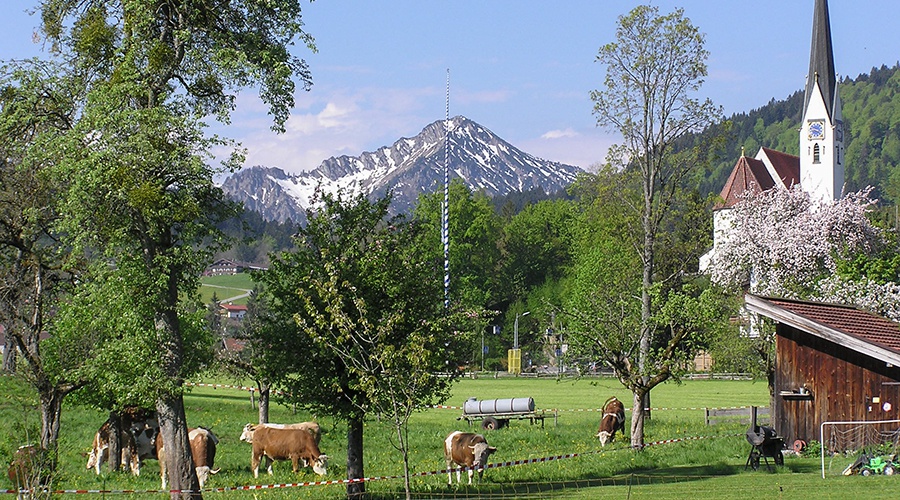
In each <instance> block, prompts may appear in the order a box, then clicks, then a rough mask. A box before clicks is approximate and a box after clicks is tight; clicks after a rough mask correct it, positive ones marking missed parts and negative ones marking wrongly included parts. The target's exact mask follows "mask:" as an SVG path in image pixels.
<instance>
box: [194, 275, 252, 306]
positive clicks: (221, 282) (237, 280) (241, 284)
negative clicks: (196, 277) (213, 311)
mask: <svg viewBox="0 0 900 500" xmlns="http://www.w3.org/2000/svg"><path fill="white" fill-rule="evenodd" d="M200 283H201V284H200V300H201V302H202V303H204V304H208V303H209V302H211V301H212V297H213V294H215V295H216V297H217V298H218V299H219V300H220V301H222V302H233V303H234V304H236V305H244V304H246V303H247V297H246V296H245V295H246V293H247V292H248V291H250V290H252V289H253V280H251V279H250V274H249V273H239V274H235V275H225V276H204V277H202V278H201V279H200ZM233 297H240V298H236V299H233ZM229 299H231V300H229Z"/></svg>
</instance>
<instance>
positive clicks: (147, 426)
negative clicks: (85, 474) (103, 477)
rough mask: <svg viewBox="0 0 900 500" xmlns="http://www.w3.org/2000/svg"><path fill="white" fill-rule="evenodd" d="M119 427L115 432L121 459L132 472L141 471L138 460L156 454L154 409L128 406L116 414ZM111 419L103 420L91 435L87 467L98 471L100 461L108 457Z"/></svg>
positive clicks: (153, 456)
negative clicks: (119, 430)
mask: <svg viewBox="0 0 900 500" xmlns="http://www.w3.org/2000/svg"><path fill="white" fill-rule="evenodd" d="M120 421H121V424H122V430H121V432H120V434H119V448H120V450H121V461H122V464H123V465H127V466H128V468H129V470H131V473H132V474H134V475H135V476H139V475H140V474H141V460H144V459H147V458H153V459H155V458H156V438H157V436H159V422H158V421H157V419H156V412H154V411H151V410H142V409H138V408H128V409H126V410H124V411H123V412H122V413H121V415H120ZM111 429H112V422H111V421H110V420H107V421H106V422H104V423H103V425H101V426H100V429H99V430H98V431H97V433H96V434H95V435H94V442H93V445H92V447H91V452H90V454H89V455H88V461H87V468H88V469H94V471H95V472H96V473H97V474H100V467H101V466H102V465H103V462H104V461H106V460H108V459H109V440H110V432H111Z"/></svg>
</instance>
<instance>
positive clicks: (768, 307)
mask: <svg viewBox="0 0 900 500" xmlns="http://www.w3.org/2000/svg"><path fill="white" fill-rule="evenodd" d="M744 301H745V304H746V307H747V309H748V310H749V311H751V312H756V313H759V314H761V315H762V316H765V317H767V318H770V319H772V320H774V321H775V322H776V325H777V326H776V339H775V350H776V353H775V394H774V400H773V402H772V406H773V408H772V409H773V412H772V424H773V427H774V428H775V431H776V432H777V433H778V435H779V436H781V437H783V438H784V439H785V442H786V443H793V442H794V441H795V440H798V439H800V440H803V441H805V442H807V443H808V442H810V441H811V440H817V441H818V440H819V439H820V426H821V424H822V422H829V421H830V422H834V421H876V420H893V419H898V418H900V324H897V323H894V322H893V321H890V320H888V319H886V318H883V317H881V316H877V315H875V314H872V313H870V312H867V311H864V310H861V309H857V308H855V307H852V306H845V305H837V304H826V303H818V302H806V301H799V300H787V299H776V298H769V297H760V296H756V295H749V294H748V295H747V296H746V297H745V299H744ZM898 426H900V424H897V423H893V424H884V425H882V426H881V427H882V428H881V429H880V430H881V431H882V432H885V431H890V430H896V429H897V428H898ZM829 442H830V439H829V437H828V435H827V434H826V437H825V444H826V446H830V444H829ZM856 444H857V445H858V446H861V445H862V444H864V443H856ZM836 446H850V447H853V444H849V445H845V444H841V445H836ZM848 449H849V448H848Z"/></svg>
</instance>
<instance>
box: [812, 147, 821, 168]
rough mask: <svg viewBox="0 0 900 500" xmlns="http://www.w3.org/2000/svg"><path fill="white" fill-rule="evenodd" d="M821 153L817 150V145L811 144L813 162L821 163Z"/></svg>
mask: <svg viewBox="0 0 900 500" xmlns="http://www.w3.org/2000/svg"><path fill="white" fill-rule="evenodd" d="M820 157H821V153H820V152H819V145H818V144H814V145H813V163H821V158H820Z"/></svg>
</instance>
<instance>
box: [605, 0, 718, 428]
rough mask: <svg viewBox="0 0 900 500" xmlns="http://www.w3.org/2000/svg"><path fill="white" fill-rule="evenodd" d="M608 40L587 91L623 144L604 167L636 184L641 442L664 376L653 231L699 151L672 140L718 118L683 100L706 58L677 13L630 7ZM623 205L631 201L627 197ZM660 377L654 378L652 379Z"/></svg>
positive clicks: (635, 384)
mask: <svg viewBox="0 0 900 500" xmlns="http://www.w3.org/2000/svg"><path fill="white" fill-rule="evenodd" d="M618 24H619V25H618V28H617V30H616V41H615V42H611V43H608V44H606V45H604V46H603V47H601V48H600V51H599V54H598V56H597V61H599V62H601V63H603V64H604V65H605V66H606V77H605V80H604V87H603V88H602V89H600V90H595V91H592V92H591V100H592V101H593V102H594V114H595V115H596V116H597V121H598V124H599V125H601V126H604V127H607V128H609V129H612V130H614V131H616V132H618V133H619V134H621V136H622V138H623V142H622V144H619V145H616V146H614V147H612V148H610V151H609V154H608V157H607V160H608V162H609V163H610V164H611V165H613V166H615V167H617V168H619V169H623V170H630V171H633V172H634V174H633V176H632V175H626V177H625V178H626V179H627V180H630V181H631V182H634V183H635V185H637V186H639V191H638V192H639V193H640V196H639V197H638V198H637V199H636V200H634V203H631V204H629V208H628V209H629V210H630V211H631V212H632V213H633V214H634V215H633V218H631V219H626V220H627V221H636V222H637V224H636V225H635V227H634V229H633V231H634V233H633V234H634V235H635V236H634V237H632V238H630V239H631V240H633V241H634V242H635V245H636V246H635V248H636V250H637V254H638V257H639V259H640V268H641V271H642V276H641V282H640V288H639V289H638V292H639V295H640V308H641V314H640V324H639V328H638V331H637V335H638V337H637V338H638V339H639V346H638V349H637V351H636V353H637V357H636V359H635V360H634V361H635V363H631V366H632V368H631V370H633V371H634V372H635V373H638V374H640V379H637V378H631V377H630V378H629V380H631V382H630V384H631V386H630V387H629V388H630V389H631V390H632V393H633V394H634V408H633V410H634V411H633V414H632V415H633V417H632V422H631V440H632V444H633V445H634V446H641V445H642V444H643V435H644V432H643V430H644V411H643V408H644V407H645V405H646V403H648V402H649V398H647V397H646V396H648V395H649V391H650V389H652V387H653V386H654V385H656V384H658V383H659V382H662V381H664V380H665V379H666V378H667V375H666V372H665V371H662V372H656V373H654V369H655V367H654V363H652V362H651V361H650V356H651V344H652V340H653V338H652V337H653V329H654V324H653V317H654V314H655V313H654V310H653V306H654V304H653V293H654V292H653V291H654V290H655V289H658V288H659V286H658V283H659V282H660V281H661V280H664V279H665V278H666V277H665V276H662V277H661V276H660V275H659V274H658V272H659V269H657V256H658V251H659V247H660V244H661V243H662V242H661V241H660V239H659V235H660V233H661V231H664V230H665V228H666V224H665V221H666V218H667V217H668V216H670V215H671V209H672V207H673V205H674V204H676V202H677V195H679V194H680V191H679V190H678V187H679V186H680V184H681V182H682V180H683V179H685V178H686V176H687V175H688V174H689V173H690V171H691V170H692V169H693V168H696V166H697V165H698V164H700V163H701V159H702V158H704V154H703V153H704V150H705V148H695V149H693V150H689V151H683V152H681V153H676V149H675V145H676V141H677V140H678V139H679V138H682V137H685V136H686V135H687V134H689V133H692V132H698V131H700V130H702V129H704V128H706V127H707V126H708V125H709V124H711V123H713V121H714V120H716V119H718V118H719V117H720V116H721V109H720V108H718V107H716V106H714V105H713V104H712V102H710V101H709V100H708V99H707V100H705V101H699V100H696V99H694V98H692V97H691V95H692V94H693V93H694V92H696V91H697V90H699V88H700V86H701V85H702V83H703V79H704V77H705V76H706V73H707V68H706V58H707V57H708V52H707V51H706V50H705V49H704V48H703V44H704V39H705V37H704V35H703V34H702V33H700V31H699V30H698V29H697V28H696V27H695V26H694V25H693V24H691V22H690V20H689V19H687V18H686V17H684V11H683V10H681V9H677V10H675V11H674V12H672V13H671V14H667V15H660V14H659V9H658V8H656V7H649V6H638V7H636V8H634V9H633V10H632V11H631V12H630V13H629V14H628V15H627V16H620V17H619V22H618ZM624 200H626V201H631V200H632V199H631V198H629V197H627V196H626V197H624ZM659 375H662V376H659Z"/></svg>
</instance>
